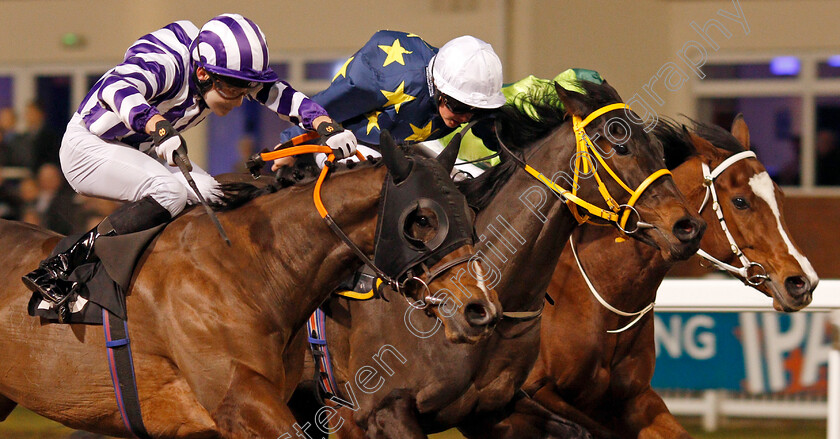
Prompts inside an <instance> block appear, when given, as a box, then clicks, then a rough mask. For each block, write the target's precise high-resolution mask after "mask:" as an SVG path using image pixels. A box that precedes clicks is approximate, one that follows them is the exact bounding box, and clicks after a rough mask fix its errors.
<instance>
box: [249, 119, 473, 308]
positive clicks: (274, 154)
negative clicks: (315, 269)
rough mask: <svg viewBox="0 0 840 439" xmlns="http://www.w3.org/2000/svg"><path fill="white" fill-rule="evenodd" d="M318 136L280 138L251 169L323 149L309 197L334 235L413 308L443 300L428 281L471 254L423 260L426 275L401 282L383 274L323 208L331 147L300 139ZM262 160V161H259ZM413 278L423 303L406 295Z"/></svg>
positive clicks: (432, 304)
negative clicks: (323, 160) (428, 263)
mask: <svg viewBox="0 0 840 439" xmlns="http://www.w3.org/2000/svg"><path fill="white" fill-rule="evenodd" d="M318 137H320V136H319V135H318V133H316V132H307V133H304V134H301V135H299V136H297V137H295V138H293V139H290V140H288V141H286V142H284V143H283V144H281V145H278V146H277V147H275V150H274V151H271V152H262V153H260V154H258V156H256V157H254V158H252V161H254V162H255V163H254V165H253V167H251V165H249V167H251V169H259V168H261V167H262V164H264V163H266V162H268V161H273V160H277V159H280V158H284V157H290V156H294V155H300V154H308V153H325V154H327V161H326V163H325V166H324V168H323V169H322V170H321V173H320V174H319V175H318V180H317V181H316V182H315V190H314V191H313V194H312V198H313V201H314V203H315V208H316V209H317V210H318V214H319V215H321V218H322V219H323V220H324V222H325V223H326V224H327V226H329V228H330V229H331V230H332V231H333V233H335V234H336V236H338V238H339V239H341V240H342V241H343V242H344V243H345V244H346V245H347V246H348V247H349V248H350V250H352V251H353V253H355V254H356V256H357V257H358V258H359V259H361V260H362V262H363V263H364V264H365V265H367V266H368V267H369V268H370V269H371V270H373V272H374V273H375V274H376V276H377V277H378V278H379V279H382V281H384V282H385V283H387V284H388V285H389V286H390V287H391V288H393V289H394V290H396V292H397V294H400V295H402V296H403V297H404V298H405V300H406V301H407V302H408V304H409V305H411V306H412V307H414V308H417V309H427V308H429V307H430V306H435V305H438V304H440V303H441V302H443V300H442V299H440V298H437V297H433V296H432V295H431V290H430V289H429V285H428V283H430V282H432V281H433V280H434V279H435V278H437V277H438V276H440V275H441V274H443V273H444V272H445V271H447V270H449V269H450V268H452V267H454V266H456V265H458V264H461V263H463V262H465V261H468V260H469V259H471V258H472V256H473V255H464V256H461V257H458V258H455V259H453V260H452V261H449V262H446V263H438V264H437V265H440V267H438V266H437V265H436V266H433V267H432V268H433V270H432V271H430V270H429V268H427V267H426V265H425V264H421V266H422V267H423V270H424V272H425V273H426V274H427V278H426V280H425V281H424V280H423V279H421V278H419V277H417V276H415V275H413V274H412V272H411V271H410V272H409V276H408V277H406V278H405V279H404V280H403V281H402V282H400V281H399V280H398V279H394V278H392V277H391V276H389V275H387V274H386V273H385V272H384V271H382V270H381V269H380V268H379V267H377V266H376V264H375V263H374V262H373V261H372V260H371V259H370V258H369V257H368V256H367V255H366V254H365V252H363V251H362V249H360V248H359V246H357V245H356V243H354V242H353V241H352V240H351V239H350V237H348V236H347V234H345V233H344V231H343V230H341V227H339V226H338V224H336V223H335V221H334V220H333V218H332V216H330V214H329V212H328V211H327V208H326V206H324V203H323V201H322V199H321V187H322V185H323V183H324V180H326V178H327V174H329V172H330V169H331V168H332V164H333V163H334V162H335V155H334V154H333V153H332V149H331V148H330V147H329V146H326V145H316V144H306V143H304V142H308V141H311V140H314V139H317V138H318ZM356 157H357V158H359V160H366V158H365V156H364V154H362V153H361V152H360V151H356ZM260 162H262V164H261V163H260ZM412 281H413V282H417V283H419V284H420V285H421V286H422V287H423V289H425V291H426V292H427V293H428V294H427V295H426V296H425V297H424V299H423V305H419V306H418V305H416V304H414V303H413V302H412V301H411V299H410V298H409V297H408V296H407V295H406V286H407V285H408V284H409V282H412Z"/></svg>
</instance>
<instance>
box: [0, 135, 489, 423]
mask: <svg viewBox="0 0 840 439" xmlns="http://www.w3.org/2000/svg"><path fill="white" fill-rule="evenodd" d="M383 145H385V147H383V161H384V163H385V164H386V166H381V163H380V164H379V165H376V166H374V165H361V166H358V167H356V168H355V169H353V170H350V171H347V172H338V173H334V174H333V175H331V176H330V178H329V179H327V181H326V182H325V183H324V184H323V189H322V192H323V198H322V200H323V204H324V205H325V206H326V207H327V208H328V209H329V213H330V215H331V217H332V219H333V220H334V221H335V223H337V224H338V225H340V227H341V229H342V230H343V231H344V233H346V235H347V236H348V237H349V238H350V240H351V241H352V242H353V243H355V244H356V245H357V246H358V247H359V248H360V249H361V251H362V252H364V253H366V254H374V253H375V249H374V236H375V232H376V231H377V224H378V223H382V221H381V215H380V214H378V213H377V209H380V208H381V209H382V212H387V210H388V208H387V207H386V206H383V203H384V204H385V205H387V204H388V201H387V200H386V201H383V200H382V199H381V198H386V199H387V196H382V197H381V194H382V193H383V192H384V190H383V188H384V187H386V186H387V187H389V188H390V186H388V185H389V184H390V183H389V182H391V183H393V184H395V185H396V184H404V185H406V186H409V185H410V186H412V187H413V188H414V190H416V191H419V192H418V193H426V194H428V193H434V194H437V195H440V197H439V198H436V199H433V200H434V201H433V203H438V204H439V205H440V207H441V208H442V209H440V210H433V211H431V212H425V211H423V209H419V210H418V209H416V210H415V211H413V212H412V213H411V214H410V215H408V216H407V217H406V218H405V221H404V222H402V223H399V224H394V223H387V222H385V223H382V224H380V226H381V229H382V230H385V229H386V228H387V230H391V229H392V228H393V229H396V230H395V231H397V232H399V233H403V234H404V236H405V237H406V238H407V239H413V240H415V241H416V242H421V243H425V242H427V239H429V238H432V237H434V236H436V235H437V234H438V232H440V233H451V232H452V231H454V230H456V229H459V228H467V227H468V228H469V230H461V232H462V233H468V234H469V235H471V234H472V233H474V232H473V229H472V225H473V222H472V214H471V212H469V208H468V206H467V204H466V200H465V199H464V197H463V196H462V195H461V194H460V193H459V192H458V191H457V188H456V187H455V185H454V183H452V182H451V180H450V179H449V173H448V172H447V170H446V169H444V168H443V167H442V166H441V165H440V164H439V163H437V162H436V161H435V160H434V159H427V158H423V157H409V158H406V157H405V156H404V155H403V154H402V153H401V152H399V150H398V149H396V148H394V147H391V148H389V147H387V143H386V142H383ZM453 161H454V160H453ZM412 175H419V176H421V178H419V179H418V178H413V177H412ZM409 182H410V183H409ZM420 186H422V187H420ZM228 189H229V188H228ZM312 198H313V184H307V185H304V186H301V187H292V188H288V189H285V190H279V191H275V190H273V189H272V188H270V187H269V188H262V189H260V188H257V187H254V186H252V187H250V188H249V187H239V188H237V191H236V193H233V192H228V193H227V198H226V199H227V201H228V206H229V207H230V208H231V209H229V210H227V211H221V212H219V215H218V218H219V220H220V221H221V223H222V224H223V225H224V227H225V229H226V230H227V234H228V236H229V237H230V240H231V242H232V243H233V245H232V247H227V246H225V245H224V244H223V241H222V240H221V239H215V238H217V236H216V235H215V234H216V230H215V228H214V226H213V223H212V222H211V221H209V218H208V217H207V216H206V215H207V214H206V213H205V212H204V211H203V210H200V209H192V210H190V211H188V212H186V213H184V214H183V215H181V216H179V217H178V218H176V219H175V220H174V221H172V222H171V223H170V224H169V225H168V226H167V227H166V228H165V229H164V230H163V231H162V233H161V234H160V235H159V236H157V237H156V238H155V240H154V241H152V243H151V244H150V245H149V247H148V248H147V249H146V251H145V253H144V255H143V256H142V258H141V260H140V261H139V263H138V266H137V269H136V271H135V274H134V276H133V278H132V281H131V285H130V287H129V289H128V291H127V310H128V322H129V325H128V326H129V328H130V330H131V346H132V351H133V359H134V368H135V372H136V377H137V378H136V383H137V388H138V392H139V398H140V406H141V409H142V415H143V420H144V424H145V427H146V429H147V431H148V432H149V434H150V435H151V437H155V438H163V437H165V438H218V437H224V438H267V437H271V438H277V437H285V435H293V434H294V430H293V428H294V425H293V424H294V421H295V420H294V418H293V417H292V415H291V413H290V412H289V409H288V406H287V399H288V398H289V396H290V395H291V390H292V389H293V388H294V386H295V384H296V383H297V382H298V381H299V378H300V377H299V375H298V374H299V373H300V368H301V364H302V358H301V357H300V356H299V353H297V352H289V351H288V350H287V344H288V341H289V340H290V339H291V337H292V335H293V334H294V333H295V332H296V331H297V329H298V328H300V327H301V326H302V325H303V323H304V322H305V320H306V318H307V317H308V316H309V315H311V314H312V312H313V311H314V310H315V309H316V307H317V306H318V305H319V304H320V303H321V302H322V301H323V300H324V298H325V297H326V296H327V295H328V294H329V293H330V292H331V291H332V290H333V289H334V288H335V287H336V286H337V285H338V283H339V281H340V280H341V279H343V278H344V277H347V276H349V275H350V274H351V273H353V272H354V271H355V270H356V269H357V268H359V266H360V265H361V260H360V259H359V258H358V257H357V256H356V254H355V253H354V252H353V251H352V250H351V248H350V247H349V246H348V245H347V244H346V243H345V242H344V241H342V240H340V239H338V237H337V236H336V235H335V234H334V233H333V232H332V231H330V229H329V228H328V227H327V225H326V224H324V221H323V219H322V218H321V216H320V215H319V213H318V212H317V211H316V209H315V206H313V199H312ZM234 206H238V207H236V208H232V207H234ZM380 213H381V212H380ZM435 214H437V216H435ZM441 214H444V216H446V218H444V217H441ZM459 217H460V218H462V219H461V220H457V218H459ZM444 222H447V223H448V228H449V231H448V232H446V231H445V230H444V228H443V227H442V225H443V224H444ZM383 233H385V232H383ZM59 239H60V236H58V235H56V234H55V233H52V232H49V231H46V230H43V229H41V228H38V227H36V226H32V225H28V224H24V223H19V222H9V221H3V222H0V248H2V249H3V263H2V266H1V267H0V279H2V284H3V285H4V286H5V287H4V288H3V289H2V291H0V321H2V322H3V324H2V325H0V420H3V419H5V418H6V417H7V416H8V415H9V413H10V412H11V411H12V409H13V408H14V407H15V406H16V405H17V404H19V405H21V406H24V407H26V408H28V409H30V410H32V411H33V412H35V413H38V414H39V415H42V416H44V417H47V418H49V419H52V420H55V421H58V422H60V423H62V424H64V425H66V426H68V427H71V428H74V429H80V430H87V431H91V432H95V433H101V434H107V435H111V436H121V437H131V432H130V431H129V428H128V426H126V425H125V424H124V422H123V420H122V419H121V415H120V412H119V411H118V407H117V403H116V401H115V398H114V391H113V389H112V383H111V377H110V375H109V371H108V366H107V364H106V361H107V360H106V351H105V344H104V342H105V340H104V334H103V331H102V329H101V328H94V327H90V326H85V325H80V324H73V325H57V324H48V323H46V322H45V321H39V319H37V318H31V317H29V316H28V315H27V311H26V308H27V301H28V300H29V295H30V294H29V292H28V290H27V289H26V288H25V287H24V286H23V284H22V283H21V282H20V278H21V276H22V275H23V274H24V273H26V272H27V270H29V269H31V267H34V266H37V264H38V261H40V260H42V259H44V258H45V257H46V256H47V255H48V253H49V252H50V250H51V249H52V248H53V247H54V246H55V245H56V243H57V242H58V240H59ZM392 246H393V244H392ZM422 246H423V245H422V244H421V245H420V247H422ZM393 247H394V248H396V246H393ZM449 250H450V251H448V254H446V255H445V256H443V255H439V256H442V259H441V260H440V262H438V263H437V264H436V265H434V266H433V267H431V270H432V271H433V272H434V271H435V270H436V269H439V268H440V267H442V266H446V265H447V264H450V265H451V269H454V270H458V269H463V268H465V267H466V266H467V265H471V264H474V262H471V261H469V260H468V259H465V258H464V257H467V258H468V257H469V256H470V255H472V254H473V251H474V250H473V246H472V244H471V243H470V242H466V244H462V245H460V246H459V247H457V248H453V249H449ZM458 259H461V260H462V261H463V262H459V263H456V264H454V265H452V262H453V261H456V260H458ZM391 275H394V276H395V275H396V274H393V273H392V274H391ZM423 280H424V281H425V282H427V283H428V285H429V287H430V288H432V289H441V288H443V289H448V290H449V291H452V292H453V293H452V294H453V295H458V294H461V293H460V292H461V291H464V292H465V293H464V294H469V297H468V296H467V295H462V296H461V300H464V301H468V302H469V303H472V304H474V305H476V306H478V307H481V308H483V309H484V310H486V314H489V315H494V314H495V311H494V309H496V308H497V307H498V306H499V305H498V301H497V300H495V295H494V293H493V292H492V291H491V290H488V289H487V288H486V287H485V286H484V285H481V284H480V283H478V282H473V281H472V280H471V279H464V280H463V281H461V282H459V283H458V285H455V284H454V283H453V282H452V281H450V280H449V279H447V278H445V277H437V278H434V279H430V278H428V277H425V278H423ZM416 290H418V288H411V289H410V291H408V292H406V293H407V294H409V295H411V296H412V297H413V296H414V295H415V294H417V293H421V294H422V291H416ZM494 302H495V303H494ZM453 317H454V319H453V321H458V320H459V319H460V321H461V324H458V325H453V326H452V328H451V329H450V330H451V331H463V332H465V335H464V336H465V337H472V336H474V335H476V334H480V333H483V332H486V331H487V330H488V327H489V326H490V325H491V322H489V321H488V322H484V323H483V324H482V325H479V326H476V327H473V326H471V325H470V324H469V321H468V319H467V318H465V317H463V316H461V317H459V316H457V315H455V316H453ZM290 437H291V436H290Z"/></svg>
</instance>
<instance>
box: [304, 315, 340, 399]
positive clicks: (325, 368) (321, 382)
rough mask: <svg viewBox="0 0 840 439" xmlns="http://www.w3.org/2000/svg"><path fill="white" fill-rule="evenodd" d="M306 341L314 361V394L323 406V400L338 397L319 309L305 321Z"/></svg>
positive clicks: (325, 329)
mask: <svg viewBox="0 0 840 439" xmlns="http://www.w3.org/2000/svg"><path fill="white" fill-rule="evenodd" d="M306 340H307V341H308V342H309V347H310V352H312V359H313V360H314V361H315V382H316V383H317V384H316V387H317V389H316V392H315V393H316V395H317V396H318V399H320V400H321V401H319V402H320V403H321V404H323V400H324V399H329V398H332V397H333V396H338V385H337V384H336V383H335V374H334V373H333V369H332V359H331V358H330V351H329V348H328V347H327V328H326V316H325V315H324V311H323V310H321V308H318V309H316V310H315V312H314V313H312V316H310V317H309V320H307V321H306Z"/></svg>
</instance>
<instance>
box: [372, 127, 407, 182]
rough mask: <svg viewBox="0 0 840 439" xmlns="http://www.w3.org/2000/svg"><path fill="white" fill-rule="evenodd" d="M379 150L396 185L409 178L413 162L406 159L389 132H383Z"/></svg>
mask: <svg viewBox="0 0 840 439" xmlns="http://www.w3.org/2000/svg"><path fill="white" fill-rule="evenodd" d="M379 149H380V152H381V153H382V161H383V162H385V167H386V168H388V172H390V173H391V176H393V177H394V183H400V182H401V181H403V180H405V178H406V177H408V174H409V173H410V172H411V162H410V161H409V160H408V159H407V158H406V157H405V154H403V152H402V150H400V149H399V148H398V147H397V142H395V141H394V138H393V137H392V136H391V132H390V131H388V130H382V132H381V133H380V134H379Z"/></svg>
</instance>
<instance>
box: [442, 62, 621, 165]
mask: <svg viewBox="0 0 840 439" xmlns="http://www.w3.org/2000/svg"><path fill="white" fill-rule="evenodd" d="M580 81H587V82H592V83H595V84H601V83H603V82H604V79H603V78H602V77H601V75H600V74H599V73H598V72H596V71H594V70H589V69H567V70H565V71H563V72H561V73H560V74H558V75H557V76H555V77H554V78H553V79H543V78H538V77H536V76H534V75H529V76H527V77H525V78H522V79H520V80H519V81H516V82H514V83H511V84H505V85H504V86H503V87H502V94H503V95H504V96H505V101H506V103H507V104H510V105H513V106H515V107H517V108H518V109H519V110H521V111H524V112H525V113H527V114H528V115H530V116H531V117H537V115H536V113H535V112H534V110H533V109H532V107H531V104H529V103H528V101H527V99H524V98H525V97H527V96H529V95H532V94H537V95H550V96H554V97H556V96H557V91H556V90H555V89H554V83H555V82H556V83H557V84H559V85H560V86H561V87H563V88H564V89H566V90H570V91H574V92H577V93H586V91H585V90H584V89H583V88H582V87H580V85H579V82H580ZM458 131H460V130H456V131H453V132H452V133H450V134H448V135H447V136H446V137H444V138H442V139H440V140H441V143H444V144H446V143H448V141H449V139H450V138H451V137H452V136H454V135H455V134H456V133H457V132H458ZM485 138H486V136H485V135H483V133H475V132H472V133H470V132H467V133H465V134H464V136H463V139H462V140H461V149H460V150H459V152H458V158H459V159H461V160H464V161H470V162H476V164H477V165H478V166H479V167H480V168H486V167H489V166H495V165H497V164H499V158H498V157H496V155H497V154H496V153H497V152H499V148H498V141H496V140H495V139H492V141H491V142H486V141H485V140H484V139H485ZM483 158H487V160H482V159H483Z"/></svg>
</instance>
